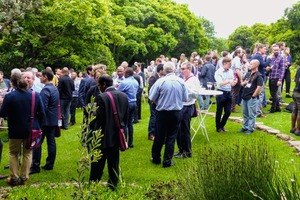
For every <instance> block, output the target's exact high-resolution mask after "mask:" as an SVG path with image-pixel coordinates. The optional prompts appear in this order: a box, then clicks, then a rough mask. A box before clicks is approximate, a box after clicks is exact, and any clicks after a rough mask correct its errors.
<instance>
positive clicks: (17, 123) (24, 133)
mask: <svg viewBox="0 0 300 200" xmlns="http://www.w3.org/2000/svg"><path fill="white" fill-rule="evenodd" d="M11 84H12V86H13V88H14V90H13V91H12V92H10V93H9V94H7V95H5V97H4V100H3V104H2V106H1V110H0V117H8V136H9V166H10V177H9V178H7V180H6V182H7V183H8V184H9V185H12V186H16V185H19V184H20V185H24V184H25V183H26V182H27V181H28V180H29V169H30V165H31V159H32V150H31V149H27V148H26V146H27V145H26V144H27V139H28V137H29V135H30V134H31V129H39V128H40V127H39V122H41V121H42V118H43V115H44V107H43V104H42V101H41V98H40V95H39V93H36V94H35V104H34V105H35V108H34V109H33V111H34V112H33V115H34V116H33V125H31V123H30V122H31V120H30V117H31V107H32V100H33V98H32V97H33V96H32V91H31V90H28V88H27V83H26V82H25V80H24V78H23V77H22V75H21V74H13V75H12V76H11ZM21 153H22V154H23V155H22V160H21V163H22V164H21V168H20V170H19V156H20V155H21Z"/></svg>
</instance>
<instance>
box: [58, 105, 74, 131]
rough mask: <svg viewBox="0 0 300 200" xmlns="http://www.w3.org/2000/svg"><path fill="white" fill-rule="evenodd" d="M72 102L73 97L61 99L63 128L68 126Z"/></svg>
mask: <svg viewBox="0 0 300 200" xmlns="http://www.w3.org/2000/svg"><path fill="white" fill-rule="evenodd" d="M71 102H72V99H70V100H65V99H61V100H60V108H61V114H62V116H63V125H62V127H63V128H68V121H69V116H70V107H71Z"/></svg>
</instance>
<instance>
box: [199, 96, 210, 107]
mask: <svg viewBox="0 0 300 200" xmlns="http://www.w3.org/2000/svg"><path fill="white" fill-rule="evenodd" d="M203 96H204V95H199V101H200V107H201V109H205V110H207V109H208V106H209V102H210V95H205V104H204V100H203Z"/></svg>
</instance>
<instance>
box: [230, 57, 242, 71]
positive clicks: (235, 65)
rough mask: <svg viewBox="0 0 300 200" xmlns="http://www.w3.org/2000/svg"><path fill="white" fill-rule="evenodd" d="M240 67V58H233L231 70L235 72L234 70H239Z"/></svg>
mask: <svg viewBox="0 0 300 200" xmlns="http://www.w3.org/2000/svg"><path fill="white" fill-rule="evenodd" d="M241 66H242V63H241V58H240V57H238V56H236V57H234V59H233V60H232V65H231V70H232V71H233V72H235V71H236V69H241Z"/></svg>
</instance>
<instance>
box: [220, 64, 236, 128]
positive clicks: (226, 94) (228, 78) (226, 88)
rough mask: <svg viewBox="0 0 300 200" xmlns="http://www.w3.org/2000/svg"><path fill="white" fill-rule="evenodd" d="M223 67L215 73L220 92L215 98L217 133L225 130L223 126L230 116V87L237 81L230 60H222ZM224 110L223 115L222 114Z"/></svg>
mask: <svg viewBox="0 0 300 200" xmlns="http://www.w3.org/2000/svg"><path fill="white" fill-rule="evenodd" d="M222 64H223V67H221V68H219V69H218V70H217V71H216V73H215V79H216V82H217V86H218V90H219V91H222V92H223V94H222V95H218V96H217V97H216V100H217V112H216V129H217V132H219V133H224V132H226V130H225V129H224V126H225V125H226V122H227V120H228V118H229V116H230V114H231V103H232V95H231V87H232V86H234V85H236V83H237V79H236V78H234V75H233V71H232V70H231V69H230V67H231V59H230V58H224V59H223V61H222ZM223 109H224V115H223V116H222V112H223Z"/></svg>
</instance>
